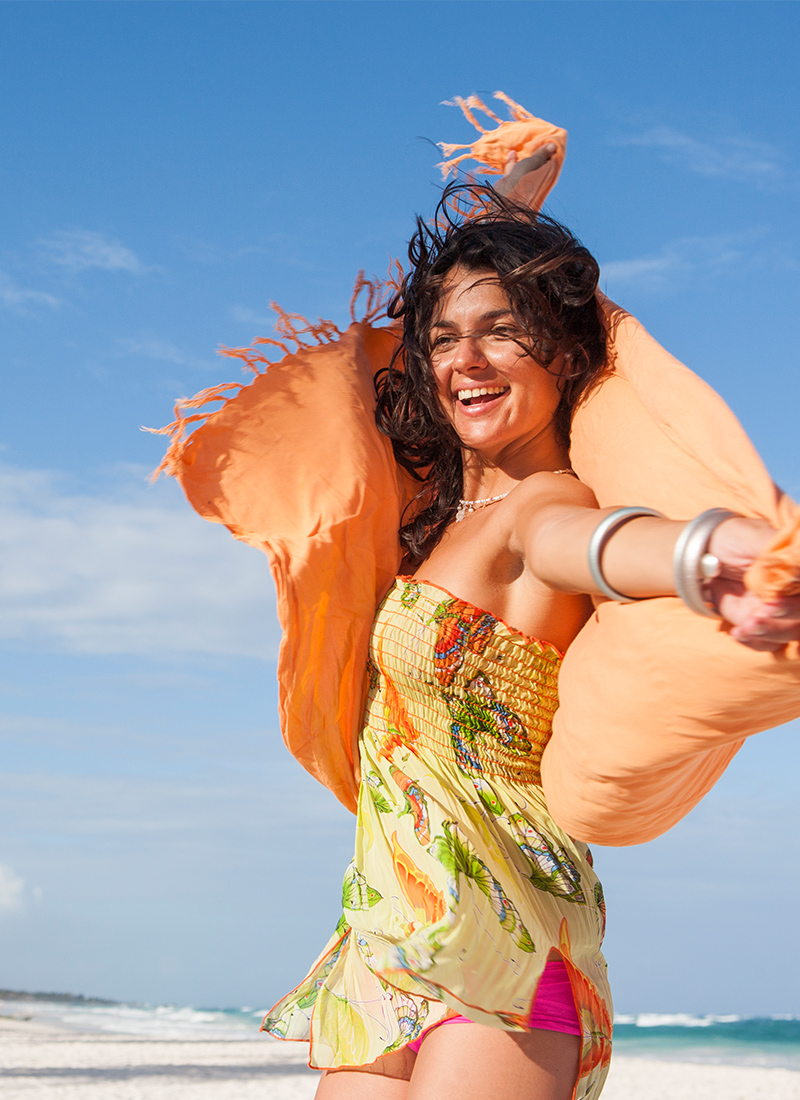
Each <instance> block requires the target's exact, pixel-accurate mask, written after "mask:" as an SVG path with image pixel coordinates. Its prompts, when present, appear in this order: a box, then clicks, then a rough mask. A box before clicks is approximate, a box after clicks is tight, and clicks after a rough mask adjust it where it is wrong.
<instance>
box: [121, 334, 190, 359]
mask: <svg viewBox="0 0 800 1100" xmlns="http://www.w3.org/2000/svg"><path fill="white" fill-rule="evenodd" d="M119 346H120V348H121V349H122V354H123V355H139V356H142V357H143V358H145V359H155V360H157V361H158V362H161V363H176V364H177V365H178V366H181V367H201V366H202V367H207V366H208V363H207V362H203V361H202V360H199V359H197V358H196V357H195V356H193V355H188V354H187V353H186V352H185V351H181V349H180V348H179V347H177V345H175V344H173V343H172V342H171V341H170V340H161V339H159V338H158V337H152V336H142V337H135V336H130V337H128V336H126V337H123V338H122V339H120V341H119Z"/></svg>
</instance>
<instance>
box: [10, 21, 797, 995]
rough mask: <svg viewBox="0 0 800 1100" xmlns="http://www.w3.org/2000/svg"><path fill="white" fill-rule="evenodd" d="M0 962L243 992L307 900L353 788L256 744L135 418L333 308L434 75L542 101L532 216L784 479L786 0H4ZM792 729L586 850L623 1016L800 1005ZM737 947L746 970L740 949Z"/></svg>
mask: <svg viewBox="0 0 800 1100" xmlns="http://www.w3.org/2000/svg"><path fill="white" fill-rule="evenodd" d="M0 30H1V31H2V33H0V81H2V85H3V89H2V102H3V103H4V108H3V112H2V116H3V117H2V120H1V121H0V125H1V126H2V147H3V156H2V165H1V166H0V182H1V186H2V189H3V192H4V202H3V204H2V214H0V217H2V219H3V232H2V237H1V238H0V241H1V242H2V243H1V244H0V314H1V315H2V316H1V317H0V325H1V326H2V335H1V336H0V341H1V343H0V370H2V385H3V401H2V403H1V404H0V513H2V515H0V567H1V568H0V601H2V613H0V647H1V650H2V665H1V666H0V745H1V746H2V751H1V752H0V786H2V798H0V867H2V871H0V934H2V937H3V940H4V943H5V945H6V950H5V951H4V953H3V955H4V961H3V963H2V966H0V986H6V987H11V988H28V989H39V990H42V989H55V990H64V989H69V990H73V991H80V992H84V993H93V994H98V995H102V996H108V997H116V998H123V999H124V998H135V999H138V1000H143V1001H149V1002H162V1001H168V1000H169V1001H175V1002H178V1003H191V1004H196V1005H212V1004H216V1005H221V1004H222V1005H241V1004H250V1005H254V1006H258V1005H265V1006H268V1004H269V1003H271V1001H272V1000H273V999H275V998H277V997H278V996H279V995H281V994H282V993H283V992H285V991H286V990H287V989H288V988H290V987H292V986H293V985H295V984H296V982H297V980H299V978H300V977H302V975H303V974H304V973H305V970H306V968H307V965H309V964H310V962H311V961H312V959H313V957H314V956H315V955H316V954H317V951H318V950H319V948H320V947H321V946H322V944H323V942H324V940H325V939H326V938H327V935H328V932H329V929H330V928H331V927H332V925H333V924H334V923H335V921H336V919H337V916H338V912H337V910H338V901H339V892H340V880H341V874H342V871H343V870H344V867H345V865H346V863H347V862H348V860H349V858H350V854H351V848H352V819H351V818H350V817H349V815H347V814H346V813H345V812H344V811H343V810H341V808H340V807H339V806H338V804H337V803H335V801H334V800H333V799H332V798H331V797H330V796H329V795H328V794H327V792H325V791H324V790H322V789H321V788H319V787H317V786H316V785H315V784H314V783H313V781H312V780H310V779H309V778H307V777H306V776H305V775H304V774H303V773H302V772H301V770H300V769H299V767H298V766H297V765H295V764H294V762H293V761H292V760H291V759H290V758H289V757H288V756H287V755H286V753H285V752H284V750H283V748H282V745H281V743H280V738H279V735H278V732H277V722H276V717H275V695H276V693H275V688H274V656H275V652H276V646H277V641H278V636H277V628H276V625H275V620H274V613H273V596H272V591H271V587H270V581H269V576H268V572H267V569H266V563H265V562H264V561H262V560H261V558H260V557H259V555H258V554H256V553H255V552H254V551H252V550H250V549H248V548H246V547H243V546H241V545H238V544H236V543H234V541H233V540H232V539H230V537H229V536H228V535H227V533H226V532H225V531H223V530H220V529H218V528H215V527H213V526H211V525H208V524H204V523H203V522H202V521H200V520H199V519H197V518H196V517H195V516H194V515H193V514H192V513H191V512H190V510H189V509H188V507H187V506H186V505H185V503H184V502H183V500H182V498H181V496H180V492H179V490H178V489H177V487H176V486H175V485H173V484H171V483H163V482H162V483H159V484H158V485H156V486H151V485H149V484H148V482H147V474H148V472H149V471H150V470H151V469H152V468H153V467H154V466H155V465H156V464H157V463H158V461H159V459H160V456H161V452H162V442H161V441H160V440H159V438H158V437H153V436H150V435H146V434H143V433H141V432H140V431H139V426H140V425H142V424H147V425H159V424H163V423H165V422H166V421H168V420H169V419H170V418H171V408H172V402H173V399H174V398H176V397H179V396H181V395H184V394H191V393H194V392H196V391H197V390H199V389H201V388H203V387H205V386H208V385H211V384H214V383H216V382H219V381H224V380H228V379H229V378H231V377H234V378H235V377H237V374H236V368H235V366H233V367H232V364H231V362H230V361H226V360H221V359H219V358H218V357H217V355H216V348H217V347H218V346H219V345H220V344H237V345H238V344H243V343H249V342H250V341H251V340H252V339H253V338H254V337H255V336H258V335H262V334H269V330H270V324H271V320H270V311H269V302H270V301H271V300H273V299H274V300H277V301H279V302H281V304H282V305H284V306H285V307H286V308H288V309H291V310H295V311H298V312H301V313H307V314H310V315H314V316H316V315H320V314H321V315H322V316H325V317H330V318H332V319H334V320H335V321H337V322H339V323H345V322H346V319H347V310H348V305H349V300H350V288H351V286H352V282H353V279H354V276H355V274H356V272H357V271H358V270H359V269H361V268H364V269H366V271H367V272H368V273H376V274H383V273H384V272H385V271H386V269H387V266H388V263H389V258H390V257H391V256H394V255H401V254H402V251H403V245H404V241H405V240H406V239H407V236H408V234H409V231H410V226H411V217H412V214H413V213H414V212H416V211H421V212H423V213H426V212H428V211H430V210H431V208H432V206H433V205H434V203H435V200H436V194H437V188H438V187H439V177H438V173H437V171H436V169H435V167H434V166H435V163H436V161H437V160H438V159H439V157H438V155H437V150H436V149H435V147H434V145H433V144H432V143H433V142H436V141H439V140H448V141H469V140H471V138H472V131H471V129H470V127H469V126H468V124H467V123H466V122H465V121H464V120H463V119H462V118H461V116H460V114H459V112H458V111H456V110H455V109H453V108H451V107H446V106H442V101H443V100H447V99H450V98H452V97H453V96H454V95H466V94H469V93H471V92H478V93H480V94H484V95H491V93H492V92H493V91H495V90H497V89H503V90H504V91H506V92H507V93H508V94H509V95H511V96H512V97H513V98H515V99H517V100H519V101H520V102H522V103H523V104H525V106H527V107H528V108H529V109H530V110H532V111H534V112H535V113H536V114H539V115H541V116H543V117H545V118H548V119H549V120H551V121H553V122H556V123H558V124H559V125H562V126H564V127H566V128H567V129H568V130H569V133H570V144H569V154H568V157H567V163H566V166H565V169H564V172H563V174H562V178H561V180H560V182H559V184H558V187H557V189H556V191H555V192H554V194H553V196H552V198H551V201H550V204H549V209H550V212H551V213H553V214H554V215H555V216H557V217H559V218H561V219H563V220H564V221H566V222H567V223H568V224H569V225H570V226H571V227H572V228H573V229H574V230H575V231H576V232H577V233H578V234H579V236H581V238H582V239H583V240H584V241H585V243H586V244H587V245H588V246H589V247H590V248H591V249H592V251H594V253H595V254H596V255H597V257H598V259H599V260H600V262H601V265H602V267H603V273H604V274H603V280H604V287H605V288H606V290H607V291H608V293H609V294H611V296H612V297H614V298H616V299H617V300H618V301H621V302H622V303H623V304H624V305H625V306H627V308H628V309H630V310H631V311H632V312H633V313H635V314H636V315H637V316H638V317H639V318H640V319H641V320H642V321H643V323H644V324H645V325H646V326H647V327H648V328H649V329H650V330H651V331H652V332H653V334H654V335H655V336H656V337H657V338H658V339H659V340H661V342H662V343H664V344H665V346H666V347H668V348H669V350H670V351H672V352H673V353H674V354H676V355H677V356H678V357H679V358H681V359H683V360H684V361H685V362H687V363H688V364H689V365H690V366H692V367H693V368H694V369H695V370H697V371H698V372H699V373H700V374H702V375H703V376H704V377H705V378H706V379H708V380H709V381H710V382H711V383H712V384H713V385H714V386H716V387H717V388H718V389H719V390H720V391H721V392H722V393H723V395H724V396H725V397H726V398H727V400H728V401H729V402H730V404H731V405H732V406H733V408H734V410H735V411H736V412H737V414H738V415H739V416H740V418H741V419H742V421H743V422H744V424H745V426H746V428H747V429H748V431H749V432H750V433H751V435H752V437H753V438H754V440H755V442H756V445H757V446H758V447H759V449H760V450H761V452H762V454H763V455H764V457H765V459H766V460H767V463H768V465H769V466H770V469H771V470H772V472H773V475H774V476H775V478H776V479H777V480H778V481H779V482H780V483H781V484H783V485H784V487H785V488H786V489H787V490H789V491H792V492H793V493H794V494H795V495H800V463H799V462H798V459H797V454H796V447H795V445H794V443H793V442H792V441H793V440H795V439H796V435H797V432H796V427H795V418H796V410H797V407H798V397H800V381H798V377H799V376H798V371H797V369H796V362H797V316H798V310H797V296H798V288H799V287H800V239H798V238H799V234H798V219H797V209H798V197H800V150H798V134H800V126H798V117H797V116H798V113H799V111H800V106H799V105H800V94H799V93H800V88H798V84H800V79H798V66H797V62H796V48H797V43H798V31H800V8H798V5H796V4H793V3H771V2H769V0H761V2H754V3H747V2H737V3H727V2H706V3H684V2H665V3H660V2H652V3H651V2H626V3H612V2H609V3H605V2H602V0H598V2H588V3H584V2H580V0H577V2H570V0H561V2H555V3H549V2H525V0H517V2H511V3H505V2H502V0H498V2H482V0H476V2H460V0H445V2H441V3H427V2H413V0H412V2H407V3H406V2H392V0H387V2H375V3H372V2H364V3H361V2H354V3H338V2H335V0H323V2H319V3H316V2H308V3H306V2H295V3H280V2H278V3H271V2H257V0H256V2H251V3H237V2H230V3H227V2H221V3H220V2H209V3H193V2H178V3H161V2H139V3H107V2H104V3H80V2H77V3H72V2H70V3H58V2H56V3H49V2H41V3H14V2H8V0H7V2H6V3H4V4H2V5H1V6H0ZM797 733H798V729H797V726H796V725H792V726H790V727H786V728H784V729H782V730H779V731H775V732H773V733H769V734H765V735H763V736H761V737H759V738H757V739H754V741H753V742H752V743H750V744H748V745H747V746H746V748H745V749H744V750H743V752H742V753H741V754H740V755H739V757H738V758H737V759H736V760H735V761H734V763H733V765H732V766H731V768H730V769H729V772H728V773H727V775H726V776H725V777H724V778H723V780H722V781H721V782H720V784H719V785H718V787H717V788H716V790H715V791H714V792H712V794H711V795H710V796H709V797H708V798H707V799H706V801H705V802H704V803H703V804H702V805H701V806H700V807H699V808H698V809H697V810H696V811H695V812H694V813H693V814H692V815H691V816H690V817H689V818H688V819H687V820H686V821H685V822H683V823H682V824H681V825H680V826H678V827H677V828H676V829H675V830H673V832H672V833H670V834H669V835H668V836H666V837H664V838H662V839H661V840H659V841H657V842H655V843H653V844H650V845H646V846H642V847H637V848H632V849H627V850H621V851H613V850H609V849H603V850H599V851H598V852H597V853H596V860H597V864H598V867H599V869H600V871H601V873H602V876H603V878H604V881H605V883H606V887H607V894H608V902H609V934H608V940H607V947H608V952H607V953H608V957H609V961H610V965H611V966H612V968H613V969H612V977H613V978H614V985H615V990H616V1001H617V1007H618V1009H619V1010H621V1011H690V1012H706V1011H708V1012H750V1013H771V1012H794V1013H798V1014H800V998H799V996H798V992H797V985H796V981H795V975H796V973H797V970H798V962H800V959H798V946H797V937H796V916H795V914H796V911H797V908H798V904H800V895H799V894H798V887H797V878H798V876H797V854H796V844H795V840H794V838H795V836H796V835H797V831H798V826H800V811H798V808H797V798H796V791H795V776H796V774H797V769H798V765H799V764H800V750H798V747H797ZM756 962H757V965H756Z"/></svg>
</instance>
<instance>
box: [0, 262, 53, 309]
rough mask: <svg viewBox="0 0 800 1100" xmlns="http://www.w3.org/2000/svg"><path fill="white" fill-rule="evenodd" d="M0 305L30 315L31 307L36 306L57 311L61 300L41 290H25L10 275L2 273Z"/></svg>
mask: <svg viewBox="0 0 800 1100" xmlns="http://www.w3.org/2000/svg"><path fill="white" fill-rule="evenodd" d="M0 304H2V305H3V306H4V307H5V308H6V309H10V310H13V311H14V312H15V313H29V312H30V310H31V307H35V306H49V307H50V308H51V309H56V308H57V307H58V306H60V305H61V299H60V298H56V297H54V295H52V294H45V293H44V292H43V291H41V290H23V288H22V287H20V286H17V284H16V283H15V282H14V280H13V279H12V278H11V276H10V275H8V274H6V273H5V272H3V271H0Z"/></svg>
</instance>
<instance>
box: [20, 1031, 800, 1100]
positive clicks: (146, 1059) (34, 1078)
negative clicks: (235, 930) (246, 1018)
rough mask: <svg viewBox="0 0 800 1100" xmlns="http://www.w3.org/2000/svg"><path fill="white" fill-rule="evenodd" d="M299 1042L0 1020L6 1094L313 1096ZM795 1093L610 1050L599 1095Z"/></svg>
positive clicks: (788, 1080) (133, 1098) (728, 1098)
mask: <svg viewBox="0 0 800 1100" xmlns="http://www.w3.org/2000/svg"><path fill="white" fill-rule="evenodd" d="M316 1082H317V1074H316V1073H314V1072H313V1071H312V1070H309V1069H308V1067H307V1066H306V1064H305V1046H304V1045H303V1044H291V1043H277V1042H273V1041H270V1040H267V1039H265V1040H264V1041H263V1042H261V1041H237V1040H214V1039H181V1040H173V1039H152V1038H141V1037H139V1036H127V1035H119V1034H116V1035H98V1034H97V1033H96V1032H92V1033H89V1032H75V1031H68V1030H66V1029H64V1028H58V1027H54V1026H52V1025H49V1024H43V1023H38V1022H36V1021H25V1020H8V1019H0V1092H2V1096H3V1100H212V1098H213V1100H256V1098H258V1100H311V1098H312V1097H313V1095H314V1091H315V1089H316ZM721 1097H725V1100H800V1073H797V1072H794V1071H792V1070H788V1069H776V1068H769V1069H760V1068H755V1067H751V1066H747V1067H743V1066H718V1065H695V1064H688V1063H682V1062H657V1061H651V1060H645V1059H643V1058H626V1057H620V1058H617V1059H616V1060H615V1061H614V1063H613V1065H612V1069H611V1074H610V1076H609V1080H608V1084H607V1086H606V1089H605V1091H604V1093H603V1100H720V1098H721Z"/></svg>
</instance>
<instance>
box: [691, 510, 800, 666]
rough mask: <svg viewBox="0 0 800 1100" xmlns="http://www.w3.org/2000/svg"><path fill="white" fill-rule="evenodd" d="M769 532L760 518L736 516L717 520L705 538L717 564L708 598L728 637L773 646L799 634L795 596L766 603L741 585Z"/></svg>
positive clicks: (799, 615) (778, 646)
mask: <svg viewBox="0 0 800 1100" xmlns="http://www.w3.org/2000/svg"><path fill="white" fill-rule="evenodd" d="M774 535H775V530H774V529H773V528H772V527H770V525H769V524H768V523H766V522H765V521H763V520H753V519H743V518H742V519H740V518H736V519H729V520H726V521H725V522H724V523H721V524H720V525H719V527H717V528H716V530H715V531H714V533H713V535H712V536H711V542H710V544H709V551H710V552H711V553H712V554H715V555H716V556H717V557H718V558H719V560H720V563H721V565H722V573H721V574H720V576H719V577H716V578H715V579H714V580H712V581H710V582H709V587H710V590H711V596H712V599H713V600H714V603H715V605H716V607H717V609H718V610H719V613H720V615H722V617H723V618H724V619H725V621H726V622H728V623H731V625H732V629H731V631H730V635H731V637H732V638H734V639H735V640H736V641H737V642H741V643H742V645H746V646H749V648H750V649H759V650H768V651H775V650H777V649H782V648H783V646H785V645H786V644H787V643H788V642H794V641H798V640H800V597H798V596H794V597H789V598H786V599H783V600H778V601H776V602H771V603H765V602H764V601H763V600H761V599H759V597H758V596H756V594H755V593H754V592H750V591H748V590H747V589H746V588H745V586H744V575H745V573H746V572H747V570H748V568H749V567H750V566H751V565H752V563H753V562H754V561H755V559H756V558H757V557H758V556H759V554H760V553H761V552H762V551H763V550H764V549H765V548H766V546H767V545H768V544H769V543H770V542H771V541H772V539H773V537H774Z"/></svg>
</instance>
